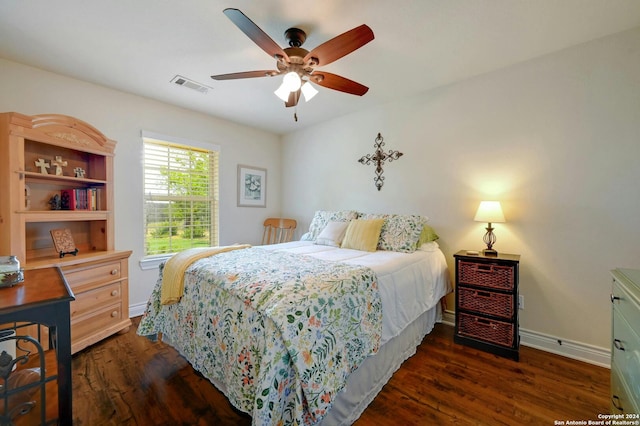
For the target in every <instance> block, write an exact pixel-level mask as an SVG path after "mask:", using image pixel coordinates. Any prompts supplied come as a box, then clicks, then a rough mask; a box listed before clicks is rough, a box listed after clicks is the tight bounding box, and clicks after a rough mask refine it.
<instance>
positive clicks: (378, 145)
mask: <svg viewBox="0 0 640 426" xmlns="http://www.w3.org/2000/svg"><path fill="white" fill-rule="evenodd" d="M383 146H384V138H383V137H382V136H381V135H380V133H378V137H377V138H376V142H375V143H374V144H373V147H374V148H375V149H376V151H375V152H374V153H373V155H371V154H367V155H365V156H363V157H362V158H360V159H359V160H358V161H359V162H360V163H362V164H364V165H369V164H371V163H373V164H375V165H376V170H375V173H376V177H375V178H373V181H374V182H375V185H376V188H378V191H380V189H381V188H382V185H384V176H382V173H384V170H382V165H383V164H384V162H385V161H389V162H392V161H393V160H397V159H398V158H400V157H402V153H401V152H398V151H391V150H389V152H384V151H383V150H382V147H383Z"/></svg>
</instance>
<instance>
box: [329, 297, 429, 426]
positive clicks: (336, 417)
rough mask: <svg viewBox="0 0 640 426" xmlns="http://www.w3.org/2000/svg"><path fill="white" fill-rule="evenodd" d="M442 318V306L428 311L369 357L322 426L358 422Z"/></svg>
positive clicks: (348, 383) (350, 378) (350, 381)
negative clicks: (394, 374)
mask: <svg viewBox="0 0 640 426" xmlns="http://www.w3.org/2000/svg"><path fill="white" fill-rule="evenodd" d="M441 319H442V313H441V309H440V304H439V303H438V304H437V305H436V306H435V307H434V308H432V309H431V310H429V311H427V312H425V313H424V314H422V315H421V316H419V317H418V319H416V320H415V321H414V322H412V323H411V324H409V325H408V326H407V327H406V328H405V329H404V331H403V332H402V333H401V334H399V335H398V336H396V337H394V338H393V339H391V340H389V341H388V342H387V343H385V344H384V345H383V346H382V347H380V349H379V350H378V353H377V354H376V355H375V356H372V357H369V358H367V359H366V360H365V361H364V362H363V363H362V364H361V365H360V367H358V369H357V370H356V371H354V372H353V373H351V375H350V376H349V380H348V381H347V385H346V386H345V387H344V389H342V391H340V393H339V394H338V396H337V397H336V399H335V401H334V403H333V405H332V407H331V410H330V411H329V412H328V413H327V415H326V416H325V417H324V418H323V419H322V422H321V423H320V424H321V425H322V426H334V425H350V424H352V423H354V422H355V421H356V420H357V419H358V418H359V417H360V416H361V415H362V413H363V412H364V410H365V409H366V408H367V407H368V406H369V404H370V403H371V402H372V401H373V400H374V398H375V397H376V396H377V395H378V393H379V392H380V391H381V390H382V388H383V386H384V385H385V384H386V383H387V382H388V381H389V379H391V376H393V373H395V372H396V371H397V370H398V369H399V368H400V366H401V365H402V363H403V362H404V361H406V360H407V359H408V358H410V357H411V356H413V355H415V353H416V348H417V347H418V346H419V345H420V343H422V340H423V339H424V337H425V336H426V335H427V334H429V333H430V332H431V330H433V326H434V325H435V323H436V322H437V321H440V320H441Z"/></svg>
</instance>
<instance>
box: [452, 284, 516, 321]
mask: <svg viewBox="0 0 640 426" xmlns="http://www.w3.org/2000/svg"><path fill="white" fill-rule="evenodd" d="M513 299H514V297H513V295H512V294H505V293H496V292H493V291H485V290H477V289H473V288H467V287H462V286H459V287H458V307H459V308H460V309H466V310H469V311H474V312H479V313H484V314H488V315H493V316H497V317H501V318H505V319H511V318H513V312H514V310H513V307H514V302H513Z"/></svg>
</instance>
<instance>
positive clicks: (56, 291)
mask: <svg viewBox="0 0 640 426" xmlns="http://www.w3.org/2000/svg"><path fill="white" fill-rule="evenodd" d="M74 299H75V298H74V296H73V293H72V292H71V290H70V289H69V286H68V285H67V282H66V281H65V279H64V276H63V275H62V272H61V271H60V269H59V268H57V267H56V268H44V269H34V270H28V271H24V282H23V283H21V284H18V285H16V286H14V287H9V288H0V324H6V323H13V322H33V323H37V324H42V325H45V326H47V327H48V328H49V337H50V340H51V342H52V343H53V347H54V348H55V350H56V359H57V379H56V380H57V383H58V424H60V425H71V424H72V419H73V411H72V404H71V397H72V386H71V323H70V313H69V312H70V311H69V303H71V301H72V300H74ZM43 417H44V414H43ZM46 420H47V422H48V421H49V420H51V419H46Z"/></svg>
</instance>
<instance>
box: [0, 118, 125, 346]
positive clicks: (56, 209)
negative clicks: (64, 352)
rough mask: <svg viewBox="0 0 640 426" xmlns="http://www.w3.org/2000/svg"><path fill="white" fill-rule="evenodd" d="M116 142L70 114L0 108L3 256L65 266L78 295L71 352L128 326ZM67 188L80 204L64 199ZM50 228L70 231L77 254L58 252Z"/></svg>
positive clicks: (29, 264)
mask: <svg viewBox="0 0 640 426" xmlns="http://www.w3.org/2000/svg"><path fill="white" fill-rule="evenodd" d="M115 147H116V142H115V141H113V140H110V139H108V138H107V137H106V136H105V135H103V134H102V133H101V132H100V131H99V130H97V129H96V128H94V127H93V126H91V125H90V124H88V123H86V122H83V121H81V120H79V119H77V118H74V117H69V116H64V115H57V114H46V115H34V116H28V115H23V114H19V113H15V112H10V113H2V114H0V255H15V256H17V257H18V259H19V260H20V264H21V265H22V266H23V267H24V269H26V270H33V269H42V268H50V267H59V268H60V269H61V270H62V272H63V274H64V275H65V278H66V280H67V282H68V283H69V285H70V287H71V290H72V291H73V293H74V295H75V298H76V300H75V301H74V302H72V303H71V339H72V352H77V351H79V350H81V349H83V348H85V347H86V346H88V345H90V344H93V343H95V342H97V341H99V340H101V339H103V338H105V337H106V336H109V335H111V334H114V333H116V332H118V331H123V330H126V329H127V328H128V327H129V326H130V325H131V320H130V319H129V282H128V259H129V256H130V255H131V251H118V250H115V243H114V223H115V222H114V211H113V207H114V193H113V191H114V184H113V177H114V168H113V161H114V152H115ZM71 192H72V193H73V197H77V200H78V201H83V202H82V203H80V202H78V203H76V204H74V205H73V206H69V205H67V204H66V203H61V201H62V200H64V197H67V198H68V194H70V193H71ZM56 196H57V197H58V200H57V201H58V202H57V203H56V202H55V201H56ZM61 207H62V208H61ZM52 230H68V232H69V233H70V234H71V236H72V238H73V242H74V244H75V247H76V248H77V249H78V253H77V255H72V254H65V255H64V256H62V255H61V254H60V252H59V251H57V250H56V248H55V247H54V244H53V240H52V233H51V231H52Z"/></svg>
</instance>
